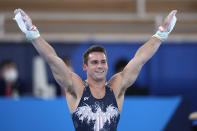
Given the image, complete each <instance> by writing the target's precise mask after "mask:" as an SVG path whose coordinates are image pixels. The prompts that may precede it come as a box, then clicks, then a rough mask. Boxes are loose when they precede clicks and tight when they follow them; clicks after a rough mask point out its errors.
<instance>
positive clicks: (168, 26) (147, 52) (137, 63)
mask: <svg viewBox="0 0 197 131" xmlns="http://www.w3.org/2000/svg"><path fill="white" fill-rule="evenodd" d="M176 12H177V11H176V10H173V11H171V12H170V13H169V15H168V16H167V17H166V18H165V20H164V22H163V24H162V26H160V27H159V30H158V31H157V33H156V34H155V35H153V36H152V38H151V39H150V40H149V41H148V42H146V43H145V44H144V45H142V46H141V47H140V48H139V49H138V50H137V52H136V54H135V56H134V58H133V59H131V60H130V61H129V63H128V64H127V65H126V67H125V68H124V69H123V71H122V72H120V73H118V74H116V75H115V76H114V77H112V79H111V80H110V82H109V83H111V84H112V85H113V83H115V84H114V85H119V86H117V87H116V89H115V92H116V94H117V96H121V95H123V93H124V91H125V90H126V89H127V88H128V87H129V86H131V85H132V84H133V83H134V82H135V80H136V78H137V76H138V74H139V72H140V70H141V68H142V66H143V65H144V64H145V63H146V62H147V61H148V60H149V59H150V58H151V57H152V56H153V55H154V54H155V52H156V51H157V50H158V49H159V47H160V45H161V42H162V41H164V40H166V39H167V37H168V34H169V33H170V32H171V31H172V29H173V27H174V25H175V23H176V16H175V14H176Z"/></svg>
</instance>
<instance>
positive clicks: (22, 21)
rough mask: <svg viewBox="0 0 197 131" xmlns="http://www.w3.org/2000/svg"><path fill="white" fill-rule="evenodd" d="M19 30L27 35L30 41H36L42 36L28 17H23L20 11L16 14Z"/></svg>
mask: <svg viewBox="0 0 197 131" xmlns="http://www.w3.org/2000/svg"><path fill="white" fill-rule="evenodd" d="M14 20H16V22H17V24H18V26H19V28H20V29H21V31H22V32H24V33H25V35H26V37H27V39H28V40H33V39H36V38H38V37H39V36H40V33H39V31H38V29H37V28H36V27H35V26H34V25H32V22H31V19H30V18H29V17H28V16H26V15H25V16H22V14H21V12H20V11H17V12H16V15H15V17H14Z"/></svg>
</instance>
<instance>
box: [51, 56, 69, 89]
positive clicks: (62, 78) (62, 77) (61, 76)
mask: <svg viewBox="0 0 197 131" xmlns="http://www.w3.org/2000/svg"><path fill="white" fill-rule="evenodd" d="M48 64H49V66H50V68H51V71H52V73H53V76H54V78H55V80H56V81H57V83H58V84H59V85H60V86H61V87H64V88H69V87H70V86H72V75H71V72H70V71H69V69H68V67H67V66H66V64H65V63H64V62H63V60H62V59H61V58H59V57H58V56H51V59H50V61H48Z"/></svg>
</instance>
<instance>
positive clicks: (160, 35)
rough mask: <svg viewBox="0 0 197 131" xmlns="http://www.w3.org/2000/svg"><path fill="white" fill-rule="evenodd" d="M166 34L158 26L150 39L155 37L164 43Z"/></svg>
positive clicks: (166, 37)
mask: <svg viewBox="0 0 197 131" xmlns="http://www.w3.org/2000/svg"><path fill="white" fill-rule="evenodd" d="M168 34H169V32H167V31H165V29H164V28H163V27H162V26H160V27H159V29H158V31H157V32H156V33H155V34H154V35H153V36H152V37H155V38H157V39H159V40H161V41H165V40H167V39H168Z"/></svg>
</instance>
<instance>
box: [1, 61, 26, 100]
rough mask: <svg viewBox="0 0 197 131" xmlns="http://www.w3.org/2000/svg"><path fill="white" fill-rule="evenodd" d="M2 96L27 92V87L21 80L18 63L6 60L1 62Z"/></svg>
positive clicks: (13, 95)
mask: <svg viewBox="0 0 197 131" xmlns="http://www.w3.org/2000/svg"><path fill="white" fill-rule="evenodd" d="M0 73H1V78H0V96H6V97H18V96H22V95H24V93H25V87H24V85H23V84H22V83H21V81H20V80H19V78H18V77H19V74H18V70H17V66H16V63H15V62H14V61H12V60H4V61H2V62H1V64H0Z"/></svg>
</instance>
